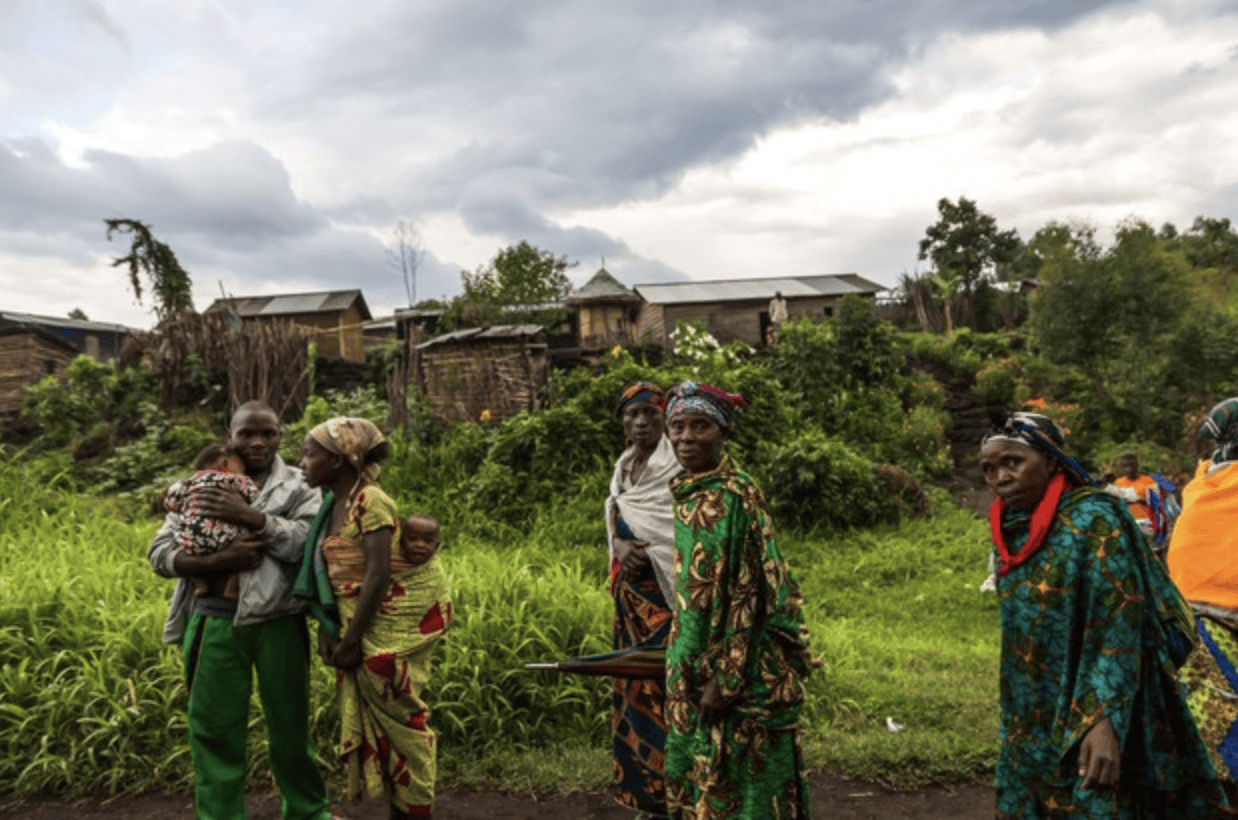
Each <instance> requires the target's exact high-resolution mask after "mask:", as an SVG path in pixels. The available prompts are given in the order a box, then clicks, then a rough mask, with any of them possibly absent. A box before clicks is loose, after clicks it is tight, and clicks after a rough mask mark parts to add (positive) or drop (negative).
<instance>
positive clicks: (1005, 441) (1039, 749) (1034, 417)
mask: <svg viewBox="0 0 1238 820" xmlns="http://www.w3.org/2000/svg"><path fill="white" fill-rule="evenodd" d="M1063 445H1064V436H1063V434H1062V430H1061V428H1060V427H1058V426H1057V424H1055V423H1054V422H1053V421H1051V420H1050V419H1048V418H1046V417H1045V416H1041V415H1038V414H1035V413H1015V414H1013V415H1011V416H1009V417H1008V418H1006V419H1005V420H1004V421H1003V422H1002V423H1001V424H1000V425H999V426H998V427H997V428H996V429H995V430H994V431H993V432H992V433H990V435H989V436H988V437H987V438H986V439H985V440H984V442H983V444H982V446H981V451H980V465H981V469H982V471H983V473H984V477H985V481H986V482H987V483H988V485H989V487H990V488H991V489H993V491H994V492H995V493H996V494H997V496H998V499H997V501H995V502H994V503H993V507H992V508H991V510H990V515H989V521H990V525H991V529H992V534H993V541H994V546H995V547H996V551H997V557H998V559H999V560H1000V566H999V569H998V572H997V593H998V598H999V601H1000V605H1001V622H1002V654H1001V710H1002V715H1001V732H1000V738H1001V750H1000V755H999V758H998V763H997V817H998V818H1011V819H1012V820H1013V819H1014V818H1019V820H1023V818H1039V817H1067V816H1069V817H1081V818H1102V817H1103V818H1145V817H1148V818H1150V817H1156V818H1203V817H1214V816H1218V815H1219V813H1220V811H1221V809H1222V807H1223V806H1225V795H1224V792H1223V790H1222V788H1221V785H1220V783H1219V782H1218V781H1217V777H1216V772H1215V770H1214V769H1213V766H1212V763H1211V762H1210V761H1209V759H1208V755H1207V752H1206V751H1205V749H1204V746H1203V743H1202V742H1201V741H1200V738H1199V732H1198V730H1197V729H1196V727H1195V723H1194V722H1193V721H1192V719H1191V715H1190V712H1189V711H1188V709H1187V706H1186V703H1185V701H1184V699H1183V692H1182V689H1181V687H1180V686H1179V684H1178V682H1177V679H1176V676H1175V668H1176V666H1177V665H1179V664H1180V663H1181V662H1182V660H1183V659H1184V657H1185V654H1186V652H1188V651H1189V648H1190V644H1191V640H1192V638H1193V637H1194V625H1193V621H1192V620H1191V616H1190V612H1189V610H1188V609H1187V608H1186V606H1185V602H1184V601H1183V600H1182V597H1181V596H1180V595H1179V594H1178V593H1177V590H1176V589H1175V588H1174V586H1173V583H1172V581H1170V580H1169V577H1168V574H1167V573H1166V571H1165V569H1164V567H1163V565H1162V564H1161V563H1160V562H1159V561H1158V560H1157V559H1156V557H1155V556H1154V555H1153V554H1152V552H1151V550H1150V548H1149V547H1148V544H1147V541H1146V540H1145V539H1144V538H1143V537H1142V536H1141V534H1140V532H1139V529H1138V528H1137V526H1136V524H1135V522H1134V519H1132V518H1131V516H1130V513H1129V512H1128V511H1127V509H1126V506H1125V505H1124V504H1122V503H1121V502H1119V501H1116V500H1115V499H1113V498H1112V497H1110V496H1108V495H1106V494H1105V493H1103V492H1101V491H1100V490H1098V489H1097V488H1095V487H1094V486H1093V484H1092V481H1091V479H1090V478H1089V477H1088V475H1087V473H1086V472H1084V471H1083V469H1082V468H1081V467H1079V465H1078V464H1076V463H1075V462H1074V461H1073V460H1072V459H1071V458H1069V457H1068V456H1067V455H1066V454H1065V453H1064V452H1063V450H1062V447H1063Z"/></svg>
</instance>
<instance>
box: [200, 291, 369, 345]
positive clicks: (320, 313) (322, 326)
mask: <svg viewBox="0 0 1238 820" xmlns="http://www.w3.org/2000/svg"><path fill="white" fill-rule="evenodd" d="M203 312H204V313H219V312H228V313H231V314H232V315H235V316H237V317H238V318H239V319H240V321H241V322H242V323H244V322H269V321H285V322H291V323H292V324H293V325H295V326H296V328H297V329H298V330H300V331H301V332H302V333H304V334H305V336H306V337H307V338H308V339H309V340H310V341H312V342H315V343H316V344H317V346H318V355H319V356H320V357H321V358H324V359H328V360H343V361H348V362H364V361H365V333H364V323H366V322H368V321H370V320H371V319H372V318H373V317H372V316H371V315H370V309H369V307H368V306H367V305H366V303H365V297H364V296H362V295H361V291H360V290H356V289H353V290H325V291H318V292H315V293H285V294H279V295H275V296H235V297H230V298H227V299H216V300H215V301H214V302H212V303H211V306H210V307H208V308H207V309H206V310H205V311H203Z"/></svg>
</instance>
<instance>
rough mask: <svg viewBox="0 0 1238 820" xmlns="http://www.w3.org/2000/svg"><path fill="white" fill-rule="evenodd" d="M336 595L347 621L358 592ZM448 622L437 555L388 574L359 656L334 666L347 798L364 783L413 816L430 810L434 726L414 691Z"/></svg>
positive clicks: (447, 599) (445, 589)
mask: <svg viewBox="0 0 1238 820" xmlns="http://www.w3.org/2000/svg"><path fill="white" fill-rule="evenodd" d="M337 601H338V604H339V608H340V615H341V617H342V619H343V622H344V627H345V628H347V626H348V623H349V621H351V620H352V617H353V615H354V614H355V613H356V609H357V599H356V598H355V597H348V598H344V597H341V598H338V599H337ZM450 626H451V598H450V588H449V584H448V579H447V574H446V572H444V570H443V566H442V564H440V563H439V559H438V558H437V557H434V558H431V559H430V560H429V561H428V562H426V563H425V564H422V565H420V566H417V567H415V568H413V569H411V570H408V571H406V572H402V573H400V574H398V575H396V576H394V577H393V578H392V581H391V590H390V592H389V594H388V596H387V597H386V598H384V599H383V601H382V604H381V606H380V608H379V611H378V612H377V613H376V614H375V615H374V618H373V619H372V620H371V621H370V625H369V628H368V629H367V630H366V631H365V635H364V637H363V639H362V655H363V657H364V659H365V660H364V661H363V662H362V664H361V665H360V666H358V667H357V668H356V669H351V670H348V671H341V672H340V674H339V684H340V692H339V704H340V728H341V738H340V759H341V760H342V761H343V763H344V766H345V769H346V770H347V772H348V791H347V795H348V797H349V798H351V799H357V798H359V797H360V796H361V794H362V791H363V790H364V791H365V792H367V793H368V794H369V795H370V796H371V797H375V798H382V799H386V800H387V801H389V802H390V803H391V804H392V805H393V806H395V807H396V808H398V809H400V810H401V811H403V812H406V813H407V814H409V815H410V816H412V817H429V816H430V814H431V811H432V808H433V804H434V778H435V770H436V767H435V734H434V732H433V731H432V730H431V729H430V728H429V726H428V725H427V719H428V717H429V710H428V709H427V708H426V703H425V701H424V700H422V697H421V693H422V690H423V689H424V687H425V685H426V682H427V681H428V680H429V678H430V667H431V660H432V658H433V653H434V644H435V643H437V641H438V639H439V638H440V637H442V635H443V633H445V632H446V631H447V629H448V628H449V627H450Z"/></svg>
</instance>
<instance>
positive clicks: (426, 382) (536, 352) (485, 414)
mask: <svg viewBox="0 0 1238 820" xmlns="http://www.w3.org/2000/svg"><path fill="white" fill-rule="evenodd" d="M413 351H414V355H413V364H412V367H411V368H410V374H409V378H410V380H415V382H416V384H417V392H418V393H419V394H420V395H422V396H424V397H425V398H426V399H427V400H428V401H429V403H430V408H431V411H432V412H433V414H434V416H435V418H437V419H439V420H440V421H444V422H452V423H454V422H458V421H473V422H483V423H485V422H498V421H502V420H503V419H506V418H510V417H512V416H514V415H517V414H518V413H520V412H522V411H525V410H532V409H533V407H534V405H535V403H536V401H537V395H538V391H539V390H540V389H541V386H542V385H543V384H545V382H546V370H547V367H548V356H547V352H546V351H547V344H546V332H545V331H544V330H543V329H542V326H541V325H496V326H493V327H486V328H481V327H469V328H465V329H463V330H456V331H452V332H451V333H444V334H443V335H441V336H435V337H434V338H432V339H429V340H428V341H425V342H422V343H421V344H418V345H416V346H415V347H414V348H413Z"/></svg>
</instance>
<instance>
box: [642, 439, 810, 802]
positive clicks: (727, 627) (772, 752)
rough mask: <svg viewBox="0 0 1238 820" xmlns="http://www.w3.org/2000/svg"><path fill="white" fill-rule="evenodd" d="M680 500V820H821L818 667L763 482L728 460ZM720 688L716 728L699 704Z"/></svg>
mask: <svg viewBox="0 0 1238 820" xmlns="http://www.w3.org/2000/svg"><path fill="white" fill-rule="evenodd" d="M671 491H672V493H673V494H674V496H675V552H676V555H675V575H676V578H675V590H676V598H677V604H678V606H677V608H676V610H675V615H674V620H673V622H672V625H671V636H670V643H669V646H668V648H667V658H666V661H667V699H666V716H667V724H668V734H667V741H666V771H665V774H666V791H667V803H668V810H669V814H670V817H671V818H678V819H679V820H711V819H712V818H719V820H720V819H721V818H736V819H737V820H768V818H780V819H781V820H791V819H792V818H807V817H809V806H808V790H807V787H806V785H805V783H804V779H803V772H802V768H803V755H802V753H801V750H800V739H799V729H798V727H797V721H798V719H799V715H800V712H801V711H802V709H803V705H804V682H805V679H806V678H807V676H808V672H809V669H810V667H811V664H812V661H811V658H810V655H809V651H808V642H807V630H806V629H805V628H804V619H803V615H802V612H801V609H802V607H803V599H802V598H801V596H800V592H799V585H798V584H797V583H796V580H795V577H794V576H793V575H792V574H791V571H790V569H789V568H788V567H787V564H786V562H785V561H784V560H783V557H782V554H781V553H780V552H779V551H778V547H777V545H776V544H775V542H774V537H773V529H772V526H771V524H770V515H769V508H768V507H767V505H766V503H765V498H764V496H762V494H761V491H760V489H759V488H758V487H757V485H756V483H755V482H753V480H752V479H751V478H750V477H749V476H748V475H746V474H745V473H742V472H740V471H738V470H735V469H733V468H732V467H731V465H730V462H729V460H728V459H726V458H725V457H724V459H723V462H722V464H721V465H720V466H719V467H718V468H717V469H716V470H714V471H712V472H708V473H702V474H697V475H688V474H683V475H680V476H679V477H678V478H676V479H674V480H673V481H672V482H671ZM714 678H716V679H717V680H718V681H719V684H720V688H721V694H722V697H723V700H724V701H725V704H726V705H725V707H724V708H723V709H722V710H721V712H720V714H719V715H718V716H717V718H716V719H715V720H714V721H712V722H706V721H704V720H703V719H702V717H701V713H700V709H699V704H700V701H701V695H702V694H703V692H704V689H705V686H706V684H707V683H708V682H709V681H710V680H711V679H714Z"/></svg>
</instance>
